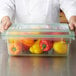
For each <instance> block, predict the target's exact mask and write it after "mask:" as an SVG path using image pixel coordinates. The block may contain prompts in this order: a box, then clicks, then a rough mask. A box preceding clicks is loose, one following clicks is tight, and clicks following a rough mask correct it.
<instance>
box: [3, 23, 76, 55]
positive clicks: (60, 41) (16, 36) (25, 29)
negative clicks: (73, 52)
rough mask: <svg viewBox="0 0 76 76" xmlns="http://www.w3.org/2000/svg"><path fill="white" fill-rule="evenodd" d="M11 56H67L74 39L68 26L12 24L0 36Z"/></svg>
mask: <svg viewBox="0 0 76 76" xmlns="http://www.w3.org/2000/svg"><path fill="white" fill-rule="evenodd" d="M2 36H3V37H4V36H5V37H4V38H6V40H7V47H8V54H9V55H11V56H68V55H69V51H70V49H69V47H70V44H71V40H73V39H75V38H74V37H75V35H74V32H73V31H70V30H69V27H68V24H60V23H59V24H12V25H11V27H9V29H8V30H7V31H5V32H4V34H2Z"/></svg>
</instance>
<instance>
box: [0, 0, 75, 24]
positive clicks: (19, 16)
mask: <svg viewBox="0 0 76 76" xmlns="http://www.w3.org/2000/svg"><path fill="white" fill-rule="evenodd" d="M59 8H61V9H62V10H63V11H64V13H65V15H66V17H67V19H68V20H69V18H70V17H71V16H74V15H75V16H76V0H0V21H1V19H2V18H3V17H4V16H9V17H10V19H11V20H13V19H14V20H15V22H16V23H57V22H59Z"/></svg>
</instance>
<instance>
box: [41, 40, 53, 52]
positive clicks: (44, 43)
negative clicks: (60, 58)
mask: <svg viewBox="0 0 76 76" xmlns="http://www.w3.org/2000/svg"><path fill="white" fill-rule="evenodd" d="M52 46H53V42H52V41H50V40H41V41H40V48H41V49H42V51H49V50H50V49H51V48H52Z"/></svg>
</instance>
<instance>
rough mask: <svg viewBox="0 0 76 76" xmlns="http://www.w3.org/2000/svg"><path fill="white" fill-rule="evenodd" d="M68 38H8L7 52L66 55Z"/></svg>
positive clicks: (14, 54) (14, 53)
mask: <svg viewBox="0 0 76 76" xmlns="http://www.w3.org/2000/svg"><path fill="white" fill-rule="evenodd" d="M70 42H71V41H70V40H69V39H60V40H59V39H55V40H53V39H51V38H48V39H33V38H18V39H17V38H8V39H7V47H8V53H9V55H11V56H68V54H69V45H70Z"/></svg>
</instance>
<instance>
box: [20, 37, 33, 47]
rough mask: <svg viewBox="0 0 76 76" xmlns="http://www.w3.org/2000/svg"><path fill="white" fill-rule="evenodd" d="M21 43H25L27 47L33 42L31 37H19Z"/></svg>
mask: <svg viewBox="0 0 76 76" xmlns="http://www.w3.org/2000/svg"><path fill="white" fill-rule="evenodd" d="M21 43H23V44H24V45H27V46H28V47H31V46H32V45H33V44H34V40H33V39H26V38H24V39H21Z"/></svg>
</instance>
